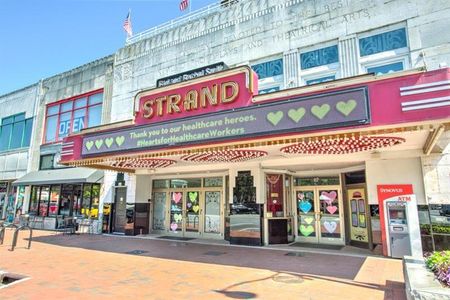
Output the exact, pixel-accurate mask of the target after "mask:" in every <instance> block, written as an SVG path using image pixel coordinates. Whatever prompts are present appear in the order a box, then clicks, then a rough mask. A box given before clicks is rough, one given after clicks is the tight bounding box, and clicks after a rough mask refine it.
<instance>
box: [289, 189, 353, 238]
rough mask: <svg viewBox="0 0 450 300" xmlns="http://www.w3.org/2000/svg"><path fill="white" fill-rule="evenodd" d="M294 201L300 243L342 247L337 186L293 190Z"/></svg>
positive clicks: (340, 201) (339, 201)
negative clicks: (339, 245) (338, 245)
mask: <svg viewBox="0 0 450 300" xmlns="http://www.w3.org/2000/svg"><path fill="white" fill-rule="evenodd" d="M295 199H296V206H297V236H298V240H299V241H300V242H309V243H324V244H344V234H343V226H344V225H343V222H342V211H341V209H340V207H342V199H341V190H340V187H339V186H321V187H305V188H301V189H296V191H295Z"/></svg>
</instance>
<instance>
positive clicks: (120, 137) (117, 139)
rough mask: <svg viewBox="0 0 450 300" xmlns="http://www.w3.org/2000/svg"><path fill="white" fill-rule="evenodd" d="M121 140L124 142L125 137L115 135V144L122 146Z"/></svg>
mask: <svg viewBox="0 0 450 300" xmlns="http://www.w3.org/2000/svg"><path fill="white" fill-rule="evenodd" d="M123 142H125V137H124V136H123V135H121V136H118V137H116V144H117V146H119V147H120V146H122V144H123Z"/></svg>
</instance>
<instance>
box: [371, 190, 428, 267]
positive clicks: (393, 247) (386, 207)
mask: <svg viewBox="0 0 450 300" xmlns="http://www.w3.org/2000/svg"><path fill="white" fill-rule="evenodd" d="M377 188H378V201H379V206H380V223H381V231H382V241H383V254H384V255H386V256H391V257H395V258H402V257H403V256H405V255H406V256H411V255H412V256H416V257H421V256H422V242H421V238H420V226H419V216H418V213H417V201H416V196H415V195H414V194H413V190H412V185H406V184H404V185H378V186H377Z"/></svg>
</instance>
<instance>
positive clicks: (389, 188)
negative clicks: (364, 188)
mask: <svg viewBox="0 0 450 300" xmlns="http://www.w3.org/2000/svg"><path fill="white" fill-rule="evenodd" d="M377 192H378V200H379V201H384V200H386V199H390V198H397V199H398V201H411V195H412V194H414V192H413V187H412V184H383V185H377Z"/></svg>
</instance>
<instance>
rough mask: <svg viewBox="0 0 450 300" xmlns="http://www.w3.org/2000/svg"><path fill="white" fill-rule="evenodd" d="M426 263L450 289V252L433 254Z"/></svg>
mask: <svg viewBox="0 0 450 300" xmlns="http://www.w3.org/2000/svg"><path fill="white" fill-rule="evenodd" d="M425 263H426V265H427V267H428V268H429V269H430V270H431V271H433V272H434V274H435V275H436V277H437V279H438V280H439V281H440V282H442V283H443V284H444V285H445V286H448V287H450V250H447V251H436V252H433V253H431V254H430V255H428V256H427V257H426V258H425Z"/></svg>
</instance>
